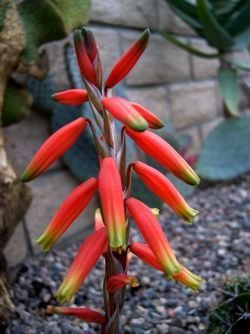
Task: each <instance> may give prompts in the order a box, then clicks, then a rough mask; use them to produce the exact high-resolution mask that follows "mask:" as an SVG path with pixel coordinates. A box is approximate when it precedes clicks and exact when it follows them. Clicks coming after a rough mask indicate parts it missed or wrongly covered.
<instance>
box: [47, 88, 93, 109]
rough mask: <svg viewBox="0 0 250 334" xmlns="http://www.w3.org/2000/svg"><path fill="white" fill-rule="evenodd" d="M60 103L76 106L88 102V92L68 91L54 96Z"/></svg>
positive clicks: (81, 90)
mask: <svg viewBox="0 0 250 334" xmlns="http://www.w3.org/2000/svg"><path fill="white" fill-rule="evenodd" d="M52 98H53V99H54V100H55V101H56V102H59V103H62V104H67V105H71V106H76V105H78V104H81V103H84V102H86V101H88V92H87V91H86V90H85V89H68V90H64V91H62V92H58V93H55V94H53V95H52Z"/></svg>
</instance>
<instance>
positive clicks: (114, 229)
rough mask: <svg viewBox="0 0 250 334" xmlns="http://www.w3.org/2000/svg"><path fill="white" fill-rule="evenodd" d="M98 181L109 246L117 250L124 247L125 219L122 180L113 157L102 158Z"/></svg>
mask: <svg viewBox="0 0 250 334" xmlns="http://www.w3.org/2000/svg"><path fill="white" fill-rule="evenodd" d="M98 182H99V194H100V199H101V204H102V212H103V219H104V223H105V226H106V228H107V233H108V240H109V246H110V247H111V248H112V249H113V250H118V251H119V250H121V249H125V248H126V221H125V210H124V201H123V191H122V182H121V176H120V174H119V170H118V167H117V164H116V161H115V160H114V158H111V157H108V158H105V159H103V161H102V164H101V170H100V174H99V179H98Z"/></svg>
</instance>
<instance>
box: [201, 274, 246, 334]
mask: <svg viewBox="0 0 250 334" xmlns="http://www.w3.org/2000/svg"><path fill="white" fill-rule="evenodd" d="M222 293H223V297H222V300H221V301H220V303H219V305H218V306H217V307H216V308H214V309H213V310H212V311H211V314H210V317H209V327H208V333H210V334H248V333H249V324H250V276H249V274H245V275H242V276H238V277H235V278H233V279H231V280H230V281H228V282H226V283H225V285H224V286H223V289H222Z"/></svg>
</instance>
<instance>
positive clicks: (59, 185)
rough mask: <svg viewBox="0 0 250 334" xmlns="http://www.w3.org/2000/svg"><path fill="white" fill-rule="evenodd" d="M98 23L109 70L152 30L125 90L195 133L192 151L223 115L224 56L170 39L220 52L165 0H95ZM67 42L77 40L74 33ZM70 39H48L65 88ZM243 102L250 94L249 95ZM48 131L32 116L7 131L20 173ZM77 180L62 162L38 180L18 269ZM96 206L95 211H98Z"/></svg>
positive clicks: (13, 252) (21, 232)
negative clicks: (171, 38)
mask: <svg viewBox="0 0 250 334" xmlns="http://www.w3.org/2000/svg"><path fill="white" fill-rule="evenodd" d="M90 27H91V28H92V30H93V32H94V33H95V36H96V39H97V41H98V44H99V47H100V52H101V57H102V61H103V64H104V67H105V71H106V73H108V72H109V70H110V69H111V67H112V65H113V64H114V62H115V61H116V59H117V58H118V57H119V56H120V55H121V54H122V52H123V51H124V50H125V49H126V48H127V47H128V46H129V44H130V43H131V42H133V41H134V39H136V38H137V37H138V36H139V35H140V33H141V32H142V31H143V29H144V28H145V27H150V29H151V31H152V35H151V39H150V43H149V46H148V48H147V50H146V51H145V53H144V55H143V56H142V58H141V59H140V60H139V62H138V63H137V66H136V67H135V68H134V69H133V70H132V71H131V73H130V74H129V75H128V77H127V78H126V80H125V82H124V85H123V87H124V93H125V94H126V95H127V96H128V98H129V99H131V100H134V101H137V102H139V103H141V104H143V105H144V106H146V107H148V108H149V109H150V110H152V112H155V113H156V114H157V115H158V116H160V117H161V118H162V119H163V120H165V121H170V122H171V124H172V126H173V127H174V128H175V129H176V130H177V131H178V132H179V133H182V134H187V135H189V136H190V137H191V138H192V146H191V149H192V151H195V152H197V151H198V150H199V149H200V146H201V143H202V140H203V139H204V138H205V137H206V136H207V134H208V133H209V131H210V130H211V129H212V128H213V127H215V126H216V125H217V124H218V122H220V120H221V119H222V116H221V99H220V97H219V94H218V90H217V84H216V80H215V76H216V71H217V68H218V62H217V61H216V60H204V59H201V58H198V57H194V56H191V55H189V54H187V53H186V52H184V51H182V50H180V49H179V48H177V47H175V46H173V45H172V44H170V43H169V42H167V41H166V40H165V39H164V38H163V37H162V36H161V35H160V34H159V33H157V31H158V30H160V29H166V30H169V31H172V32H174V33H176V34H178V35H179V36H180V38H181V39H182V40H184V41H185V42H187V43H190V45H193V46H195V47H198V48H200V49H202V50H203V51H206V52H207V51H212V50H211V48H209V47H208V46H207V45H206V44H205V43H204V42H203V41H202V40H201V39H199V38H197V37H196V36H195V35H194V33H193V32H192V31H191V30H190V29H189V28H188V27H187V26H186V25H185V24H184V23H182V21H181V20H180V19H178V18H177V17H176V16H175V15H173V13H172V12H171V11H170V10H169V8H168V7H167V6H166V4H165V2H164V1H163V0H106V1H103V0H92V10H91V21H90ZM67 41H72V36H69V38H68V39H67ZM65 42H66V41H65V40H64V41H59V42H55V43H51V44H48V45H46V46H45V47H46V49H47V50H48V52H49V58H50V64H51V73H52V74H53V77H54V81H55V83H56V85H57V86H58V88H59V89H65V88H67V87H69V83H68V80H67V76H66V72H65V64H64V61H63V45H64V44H65ZM241 100H242V102H241V103H242V107H243V108H245V107H246V106H247V105H248V104H249V101H248V98H247V97H246V96H243V95H242V99H241ZM47 136H48V121H47V118H46V117H45V116H43V115H39V114H37V113H33V114H32V116H31V117H30V118H29V119H27V120H25V121H23V122H21V123H19V124H17V125H13V126H11V127H9V128H7V129H6V137H7V149H8V152H9V156H10V157H11V158H12V160H13V162H14V164H15V166H16V168H17V170H18V172H20V173H21V171H22V170H23V169H24V167H25V165H26V163H27V162H28V161H29V159H30V158H31V157H32V156H33V154H34V153H35V151H36V150H37V148H38V147H39V146H40V144H41V143H42V142H43V140H44V139H45V138H46V137H47ZM76 184H77V182H76V180H74V179H73V177H72V176H71V175H70V174H69V173H68V171H67V170H65V169H64V168H63V166H62V165H61V164H60V163H59V162H58V163H57V164H56V165H55V166H53V167H52V168H51V169H50V170H49V171H48V172H47V173H46V174H44V175H42V176H41V177H40V178H39V179H37V180H35V181H34V182H31V183H30V186H31V188H32V191H33V202H32V205H31V207H30V209H29V211H28V213H27V215H26V217H25V219H24V220H23V221H22V223H21V224H20V225H19V227H18V228H17V229H16V232H15V234H14V235H13V237H12V239H11V241H10V243H9V245H8V247H7V248H6V252H5V253H6V256H7V258H8V260H9V263H10V266H11V267H14V266H16V265H17V264H18V263H20V262H22V261H23V260H24V259H25V258H26V257H27V256H30V255H32V254H37V253H38V252H39V249H38V247H37V246H35V243H34V238H35V237H37V236H39V235H40V234H41V233H42V231H43V230H44V228H45V227H46V226H47V224H48V222H49V221H50V219H51V218H52V216H53V214H54V212H55V210H56V209H57V207H58V205H59V204H60V203H61V202H62V200H63V199H64V198H65V197H66V196H67V194H68V193H69V192H70V191H71V190H72V189H73V188H74V187H75V186H76ZM91 207H93V205H90V208H89V209H88V210H87V211H86V212H85V213H84V214H83V215H82V216H81V217H80V218H79V219H78V221H77V222H76V223H75V224H74V227H73V228H72V229H70V231H69V232H68V233H67V234H66V236H65V238H64V240H71V242H72V236H73V235H74V236H76V235H77V236H81V235H82V234H84V233H86V228H87V227H88V226H89V225H88V223H89V217H90V214H92V213H93V210H92V209H93V208H92V209H91ZM91 210H92V211H91Z"/></svg>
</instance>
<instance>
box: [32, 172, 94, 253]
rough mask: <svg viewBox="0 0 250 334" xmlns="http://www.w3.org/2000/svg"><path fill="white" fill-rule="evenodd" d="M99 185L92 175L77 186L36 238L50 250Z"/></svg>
mask: <svg viewBox="0 0 250 334" xmlns="http://www.w3.org/2000/svg"><path fill="white" fill-rule="evenodd" d="M97 187H98V183H97V180H96V179H95V178H94V177H92V178H90V179H89V180H87V181H86V182H84V183H82V184H80V185H79V186H78V187H76V188H75V189H74V190H73V191H72V192H71V193H70V194H69V196H68V197H67V198H66V199H65V201H64V202H63V203H62V204H61V206H60V207H59V209H58V210H57V212H56V214H55V215H54V217H53V218H52V220H51V222H50V224H49V226H48V227H47V229H46V230H45V231H44V233H43V234H42V235H41V236H40V237H39V238H38V239H37V240H36V242H37V243H38V244H39V245H41V247H42V248H43V250H45V251H48V250H49V249H50V248H51V247H52V246H53V245H54V244H55V243H56V241H57V240H58V239H59V238H60V237H61V236H62V235H63V233H64V232H65V231H66V230H67V229H68V228H69V227H70V226H71V224H72V223H73V222H74V220H75V219H76V218H77V217H78V216H79V215H80V213H81V212H82V211H83V210H84V209H85V208H86V206H87V205H88V203H89V202H90V200H91V199H92V197H93V196H94V194H95V192H96V190H97Z"/></svg>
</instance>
